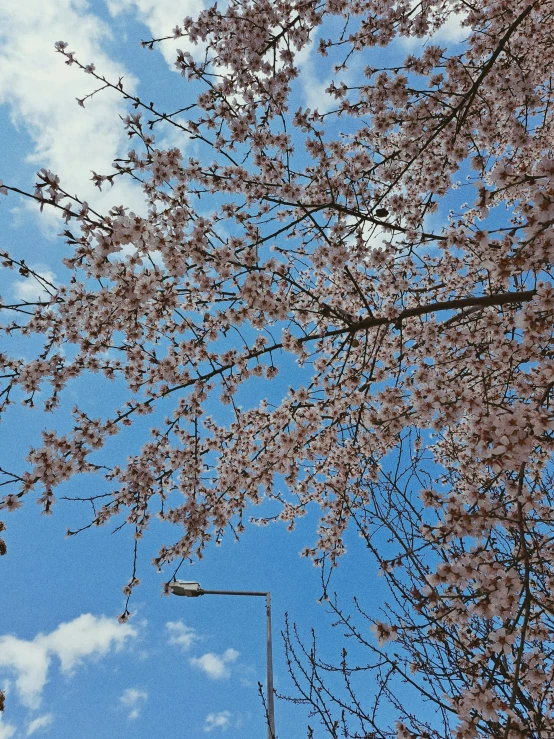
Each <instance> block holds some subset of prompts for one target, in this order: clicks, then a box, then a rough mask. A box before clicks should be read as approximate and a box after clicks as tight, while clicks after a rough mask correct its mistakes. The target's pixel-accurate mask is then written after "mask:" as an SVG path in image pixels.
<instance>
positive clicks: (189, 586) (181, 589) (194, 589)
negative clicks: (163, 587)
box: [169, 580, 204, 598]
mask: <svg viewBox="0 0 554 739" xmlns="http://www.w3.org/2000/svg"><path fill="white" fill-rule="evenodd" d="M169 590H170V592H171V593H173V595H185V596H186V597H187V598H197V597H198V596H199V595H204V591H203V590H202V588H201V587H200V583H199V582H186V581H185V580H174V581H173V582H171V583H169Z"/></svg>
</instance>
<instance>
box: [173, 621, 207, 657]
mask: <svg viewBox="0 0 554 739" xmlns="http://www.w3.org/2000/svg"><path fill="white" fill-rule="evenodd" d="M165 627H166V629H167V630H168V631H169V634H170V636H169V643H170V644H177V645H178V646H180V647H181V649H182V650H183V651H185V652H186V651H188V650H189V649H190V648H191V646H192V645H193V644H194V642H195V641H198V640H199V639H200V638H201V637H200V636H198V634H197V633H196V631H195V629H193V628H191V627H190V626H186V625H185V624H184V623H183V622H182V621H168V622H167V623H166V625H165Z"/></svg>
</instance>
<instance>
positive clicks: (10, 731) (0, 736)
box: [0, 713, 16, 739]
mask: <svg viewBox="0 0 554 739" xmlns="http://www.w3.org/2000/svg"><path fill="white" fill-rule="evenodd" d="M15 732H16V728H15V726H14V725H13V724H5V723H4V721H3V720H2V714H1V713H0V739H10V737H12V736H13V735H14V734H15Z"/></svg>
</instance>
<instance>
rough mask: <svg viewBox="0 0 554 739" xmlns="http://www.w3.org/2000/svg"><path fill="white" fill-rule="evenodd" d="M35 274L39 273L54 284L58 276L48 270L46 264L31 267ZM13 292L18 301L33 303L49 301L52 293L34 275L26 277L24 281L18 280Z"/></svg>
mask: <svg viewBox="0 0 554 739" xmlns="http://www.w3.org/2000/svg"><path fill="white" fill-rule="evenodd" d="M29 267H30V268H31V269H32V270H33V272H37V273H38V274H39V275H40V276H41V277H44V279H45V280H48V282H51V283H53V284H54V280H55V279H56V275H55V274H54V272H52V270H50V269H48V267H46V265H44V264H35V265H29ZM50 290H52V288H50ZM12 292H13V294H14V296H15V297H16V298H17V299H18V300H23V301H27V302H29V303H30V302H33V301H35V300H48V299H49V297H50V293H49V292H48V290H47V289H46V287H45V286H44V285H43V284H41V282H40V280H37V279H36V278H35V277H33V276H32V275H29V277H26V278H25V279H23V280H16V281H15V282H14V283H13V284H12Z"/></svg>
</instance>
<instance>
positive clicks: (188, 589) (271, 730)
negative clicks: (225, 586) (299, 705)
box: [169, 580, 275, 739]
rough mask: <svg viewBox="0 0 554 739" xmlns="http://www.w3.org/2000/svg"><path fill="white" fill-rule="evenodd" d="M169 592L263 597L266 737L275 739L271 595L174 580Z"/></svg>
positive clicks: (193, 595)
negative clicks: (264, 613) (216, 588)
mask: <svg viewBox="0 0 554 739" xmlns="http://www.w3.org/2000/svg"><path fill="white" fill-rule="evenodd" d="M169 590H170V591H171V592H172V593H173V595H184V596H186V597H187V598H198V597H199V596H200V595H254V596H258V597H262V598H263V597H265V609H266V627H267V637H266V649H267V719H268V725H267V735H268V739H275V709H274V705H273V653H272V648H271V593H265V592H264V593H259V592H256V591H250V590H204V589H203V588H201V587H200V583H199V582H185V581H184V580H174V581H173V582H171V583H169Z"/></svg>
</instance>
